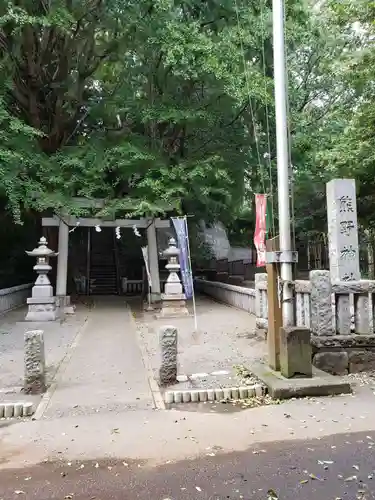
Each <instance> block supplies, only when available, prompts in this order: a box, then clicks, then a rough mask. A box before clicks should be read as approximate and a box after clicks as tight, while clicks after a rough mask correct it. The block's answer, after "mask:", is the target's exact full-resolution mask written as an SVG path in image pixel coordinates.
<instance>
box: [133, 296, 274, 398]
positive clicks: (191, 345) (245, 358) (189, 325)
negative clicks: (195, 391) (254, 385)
mask: <svg viewBox="0 0 375 500" xmlns="http://www.w3.org/2000/svg"><path fill="white" fill-rule="evenodd" d="M130 305H131V307H132V311H133V314H134V316H135V319H136V322H137V326H138V329H139V332H140V337H141V341H142V342H143V345H144V347H145V350H146V352H147V354H148V357H149V360H150V363H151V367H152V370H153V373H154V376H155V378H158V371H159V367H160V349H159V341H158V338H159V335H158V331H159V329H160V327H161V326H162V325H165V324H166V323H169V324H173V325H174V326H176V327H177V329H178V363H179V370H178V372H179V374H181V375H191V374H195V373H207V374H210V373H212V372H214V371H218V370H227V371H230V374H229V375H217V376H212V375H209V376H208V377H203V378H199V379H196V380H194V381H188V382H184V383H180V384H179V385H178V387H179V389H183V388H192V387H197V388H205V387H213V386H214V387H220V386H221V387H228V386H233V385H238V384H239V379H238V378H237V377H236V375H235V371H234V370H233V367H234V366H236V365H248V364H249V362H251V360H255V359H260V358H262V357H263V355H264V353H265V342H264V340H262V339H260V338H259V337H258V336H257V335H256V332H255V318H254V317H253V316H251V315H250V314H248V313H247V312H246V311H242V310H239V309H235V308H233V307H229V306H227V305H224V304H220V303H218V302H214V301H212V300H210V299H208V298H201V297H199V298H198V299H197V318H198V331H197V332H195V331H194V319H193V317H187V318H173V319H171V320H165V319H155V313H152V312H143V311H142V310H141V308H140V304H139V302H135V301H134V302H132V303H131V304H130ZM182 384H185V385H186V387H183V385H182ZM172 388H173V387H172ZM169 389H171V388H169Z"/></svg>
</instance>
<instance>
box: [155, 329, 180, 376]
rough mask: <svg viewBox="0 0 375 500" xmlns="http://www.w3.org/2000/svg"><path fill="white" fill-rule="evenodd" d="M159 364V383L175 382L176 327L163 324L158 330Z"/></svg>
mask: <svg viewBox="0 0 375 500" xmlns="http://www.w3.org/2000/svg"><path fill="white" fill-rule="evenodd" d="M159 341H160V348H161V365H160V370H159V378H160V384H161V385H170V384H174V383H176V382H177V328H175V327H174V326H163V327H162V328H161V329H160V332H159Z"/></svg>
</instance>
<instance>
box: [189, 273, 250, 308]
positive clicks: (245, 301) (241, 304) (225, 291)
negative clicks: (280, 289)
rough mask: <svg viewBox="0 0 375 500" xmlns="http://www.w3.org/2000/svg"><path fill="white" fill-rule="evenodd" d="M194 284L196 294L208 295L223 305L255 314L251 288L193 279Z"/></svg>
mask: <svg viewBox="0 0 375 500" xmlns="http://www.w3.org/2000/svg"><path fill="white" fill-rule="evenodd" d="M194 283H195V288H196V291H198V292H201V293H204V294H206V295H209V296H210V297H213V298H214V299H216V300H219V301H220V302H224V303H225V304H229V305H231V306H234V307H238V309H244V310H245V311H247V312H249V313H251V314H255V313H256V303H255V302H256V301H255V290H254V289H252V288H245V287H242V286H236V285H229V284H228V283H219V282H218V281H208V280H203V279H195V280H194Z"/></svg>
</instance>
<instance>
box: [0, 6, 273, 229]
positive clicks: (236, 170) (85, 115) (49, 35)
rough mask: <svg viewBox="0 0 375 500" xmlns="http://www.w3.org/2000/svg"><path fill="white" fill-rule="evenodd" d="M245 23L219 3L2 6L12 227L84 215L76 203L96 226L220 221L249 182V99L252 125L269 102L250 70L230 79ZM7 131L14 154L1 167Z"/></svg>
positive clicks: (253, 39)
mask: <svg viewBox="0 0 375 500" xmlns="http://www.w3.org/2000/svg"><path fill="white" fill-rule="evenodd" d="M255 5H256V6H258V5H259V4H258V2H254V6H255ZM264 9H265V10H266V5H265V2H264ZM259 16H260V13H259V10H257V9H256V8H255V7H253V8H252V9H250V10H249V9H248V8H247V7H246V8H245V6H244V5H242V6H240V8H239V12H238V17H237V13H236V9H235V4H234V3H233V2H232V1H211V2H201V1H199V0H193V1H190V2H186V1H182V0H181V1H169V0H158V1H156V2H149V1H146V0H140V1H137V2H132V1H130V2H126V3H125V4H124V3H123V2H120V1H116V0H112V1H110V2H102V1H100V0H95V1H92V0H85V1H82V0H80V1H78V0H65V1H62V0H51V1H50V2H49V3H48V4H47V3H46V2H45V1H44V0H36V1H33V2H31V1H30V0H21V1H17V2H15V1H13V2H9V3H8V4H7V5H3V6H2V8H1V9H0V51H1V52H0V54H1V59H0V60H1V64H2V68H3V74H4V75H6V77H7V80H6V81H5V80H4V81H3V86H2V91H1V95H2V96H3V101H2V102H3V103H5V104H4V113H8V116H9V117H10V118H11V120H10V124H9V127H8V128H7V129H6V130H5V131H4V132H3V138H2V140H1V141H0V148H2V149H1V152H0V156H1V158H2V165H3V170H2V172H3V174H2V175H3V178H4V179H5V178H9V179H10V182H8V184H6V183H4V186H7V187H5V190H6V192H5V193H4V195H5V196H7V198H8V200H9V204H10V207H11V209H12V210H13V213H14V215H15V216H16V218H19V214H20V212H21V210H22V209H24V208H33V209H36V210H37V211H39V212H41V211H46V210H54V211H62V210H64V211H65V212H70V213H74V214H82V213H87V209H82V207H79V206H78V205H77V203H75V202H74V200H73V198H74V197H84V198H89V199H90V198H91V199H95V198H102V199H104V200H105V204H104V207H102V208H101V209H100V210H99V211H95V215H98V216H104V215H113V214H114V213H116V214H117V215H118V216H120V215H125V216H131V215H144V214H147V215H156V214H164V213H166V212H177V213H182V212H185V213H190V212H193V213H194V214H195V215H196V216H197V217H199V216H204V217H206V218H208V219H211V220H213V219H215V218H217V217H220V218H222V219H223V220H226V219H230V218H231V217H232V215H231V214H232V212H234V211H235V210H236V209H237V208H238V207H239V206H240V205H241V203H242V199H243V196H244V176H245V169H246V170H248V171H252V170H254V171H255V172H256V170H257V168H258V167H257V155H256V151H255V142H254V136H253V131H252V125H251V123H252V122H251V118H250V115H249V96H250V98H251V101H252V105H253V107H254V109H259V110H260V111H259V113H264V111H261V110H262V109H263V108H264V103H265V102H266V101H267V100H269V98H270V88H268V87H267V85H268V84H267V82H266V81H265V76H264V75H263V73H262V70H261V65H260V63H259V61H258V60H257V61H256V63H253V64H252V65H251V66H249V69H248V73H249V75H248V77H249V78H251V82H252V83H251V86H250V87H249V86H248V82H247V80H246V79H245V78H244V59H243V52H242V48H243V49H244V51H245V58H246V59H245V61H248V60H249V59H250V57H253V55H255V57H256V54H258V55H259V53H260V45H259V44H260V41H261V37H260V36H259ZM253 59H254V58H253ZM246 64H248V63H247V62H246ZM13 120H14V122H13ZM12 127H13V128H14V127H16V128H18V129H19V131H20V134H19V137H17V141H18V142H19V143H21V146H20V147H19V148H18V147H16V146H15V145H14V146H13V147H12V150H13V151H14V157H12V158H10V159H9V160H7V154H9V153H8V151H9V148H8V147H7V141H8V140H10V139H9V137H8V136H9V135H11V133H12V132H11V129H12ZM5 136H6V137H5ZM17 155H18V157H17ZM15 163H17V166H16V168H15ZM251 175H252V178H253V179H256V178H257V174H256V173H255V174H254V173H252V174H251Z"/></svg>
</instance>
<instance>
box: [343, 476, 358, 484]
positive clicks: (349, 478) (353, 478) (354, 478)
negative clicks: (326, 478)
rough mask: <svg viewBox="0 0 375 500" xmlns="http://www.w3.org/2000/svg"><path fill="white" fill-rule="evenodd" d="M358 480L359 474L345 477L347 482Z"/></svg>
mask: <svg viewBox="0 0 375 500" xmlns="http://www.w3.org/2000/svg"><path fill="white" fill-rule="evenodd" d="M356 480H357V476H349V477H346V478H345V479H344V481H346V482H347V483H349V482H350V481H356Z"/></svg>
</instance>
